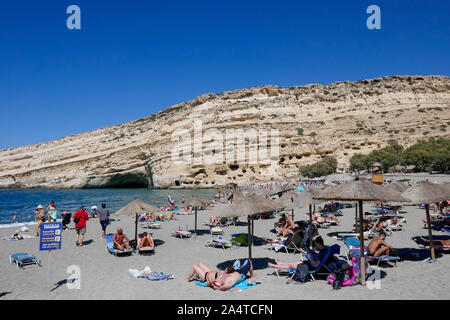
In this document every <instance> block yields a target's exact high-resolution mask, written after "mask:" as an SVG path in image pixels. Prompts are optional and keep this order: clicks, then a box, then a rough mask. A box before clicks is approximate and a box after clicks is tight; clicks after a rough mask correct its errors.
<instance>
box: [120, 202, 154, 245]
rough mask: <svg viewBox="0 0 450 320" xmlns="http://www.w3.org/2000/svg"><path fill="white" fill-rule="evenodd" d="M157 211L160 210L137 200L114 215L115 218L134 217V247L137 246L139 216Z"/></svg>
mask: <svg viewBox="0 0 450 320" xmlns="http://www.w3.org/2000/svg"><path fill="white" fill-rule="evenodd" d="M159 211H161V209H159V208H158V207H155V206H154V205H151V204H150V203H146V202H144V201H141V200H139V199H137V200H134V201H132V202H130V203H129V204H127V205H126V206H125V207H123V208H121V209H119V210H118V211H116V212H115V213H114V214H115V215H117V216H120V215H122V214H124V215H128V216H135V221H134V223H135V227H134V243H135V246H136V245H137V228H138V217H139V214H140V213H142V212H149V213H155V212H159Z"/></svg>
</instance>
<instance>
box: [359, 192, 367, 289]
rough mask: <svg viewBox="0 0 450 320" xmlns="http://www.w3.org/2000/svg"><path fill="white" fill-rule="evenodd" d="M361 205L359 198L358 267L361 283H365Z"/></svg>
mask: <svg viewBox="0 0 450 320" xmlns="http://www.w3.org/2000/svg"><path fill="white" fill-rule="evenodd" d="M362 221H363V206H362V200H359V246H360V257H361V262H360V267H361V285H363V286H365V285H366V261H365V256H364V230H363V223H362Z"/></svg>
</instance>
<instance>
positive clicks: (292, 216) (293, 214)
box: [292, 209, 294, 221]
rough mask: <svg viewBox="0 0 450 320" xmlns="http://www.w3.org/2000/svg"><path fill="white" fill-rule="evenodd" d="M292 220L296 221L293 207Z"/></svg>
mask: <svg viewBox="0 0 450 320" xmlns="http://www.w3.org/2000/svg"><path fill="white" fill-rule="evenodd" d="M292 221H294V209H292Z"/></svg>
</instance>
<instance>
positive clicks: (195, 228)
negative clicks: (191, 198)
mask: <svg viewBox="0 0 450 320" xmlns="http://www.w3.org/2000/svg"><path fill="white" fill-rule="evenodd" d="M195 237H196V238H197V207H195Z"/></svg>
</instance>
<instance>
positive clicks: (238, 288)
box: [195, 280, 261, 292]
mask: <svg viewBox="0 0 450 320" xmlns="http://www.w3.org/2000/svg"><path fill="white" fill-rule="evenodd" d="M195 284H196V285H198V286H201V287H207V286H208V285H207V284H206V282H202V281H197V282H196V283H195ZM257 284H261V282H250V281H247V280H244V281H239V282H238V283H236V284H235V285H234V286H232V287H231V288H230V289H229V290H228V291H231V292H238V291H242V290H245V289H248V288H251V287H254V286H256V285H257Z"/></svg>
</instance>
